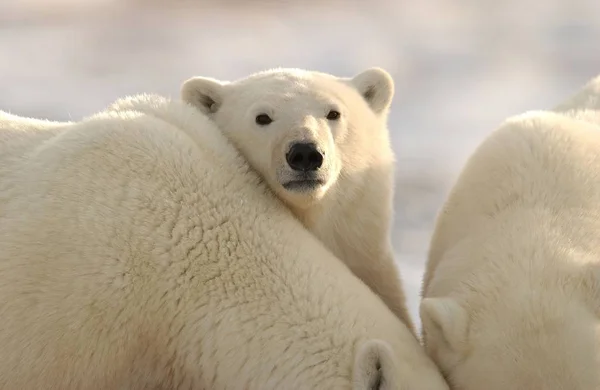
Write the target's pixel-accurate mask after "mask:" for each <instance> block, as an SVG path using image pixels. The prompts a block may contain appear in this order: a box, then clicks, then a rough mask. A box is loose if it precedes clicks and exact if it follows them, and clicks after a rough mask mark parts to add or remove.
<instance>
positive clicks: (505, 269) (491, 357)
mask: <svg viewBox="0 0 600 390" xmlns="http://www.w3.org/2000/svg"><path fill="white" fill-rule="evenodd" d="M599 99H600V77H598V78H596V79H594V80H592V81H591V82H590V83H589V84H588V85H587V86H586V87H585V88H583V90H582V91H581V93H579V94H576V95H575V96H573V97H572V98H571V99H568V100H567V101H566V102H565V103H563V104H561V105H559V106H557V108H556V109H555V110H551V111H545V112H544V111H537V112H528V113H525V114H522V115H519V116H515V117H512V118H510V119H508V120H507V121H506V122H505V123H504V124H503V125H502V126H500V128H499V129H498V130H496V131H495V132H493V133H492V134H491V135H490V136H489V137H488V138H487V139H486V140H485V141H484V142H483V143H482V144H481V145H480V146H479V147H478V149H477V150H476V151H475V152H474V154H473V155H472V156H471V157H470V159H469V160H468V162H467V163H466V166H465V167H464V169H463V171H462V173H461V174H460V176H459V178H458V180H457V182H456V184H455V186H454V188H453V189H452V190H451V193H450V195H449V197H448V199H447V201H446V203H445V205H444V207H443V209H442V210H441V212H440V214H439V216H438V220H437V223H436V227H435V231H434V235H433V237H432V240H431V246H430V252H429V258H428V263H427V267H426V273H425V277H424V281H423V290H422V296H423V299H422V301H421V306H420V315H421V320H422V324H423V341H424V344H425V348H426V350H427V352H428V353H429V354H430V356H431V357H432V358H433V359H434V360H435V361H436V363H437V364H438V366H439V367H440V369H441V371H442V372H443V374H444V375H445V377H446V379H447V380H448V383H449V385H450V387H451V388H457V389H463V390H478V389H489V390H500V389H502V390H504V389H513V390H530V389H565V390H566V389H569V390H586V389H598V388H600V235H599V234H598V232H599V231H600V116H598V109H600V105H599V104H598V102H599Z"/></svg>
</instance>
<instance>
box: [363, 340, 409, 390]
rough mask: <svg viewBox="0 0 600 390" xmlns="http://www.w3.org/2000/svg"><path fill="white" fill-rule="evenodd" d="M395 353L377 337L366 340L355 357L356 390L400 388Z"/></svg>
mask: <svg viewBox="0 0 600 390" xmlns="http://www.w3.org/2000/svg"><path fill="white" fill-rule="evenodd" d="M396 375H397V374H396V370H395V365H394V354H393V352H392V349H391V348H390V346H389V345H388V344H387V343H386V342H384V341H382V340H377V339H372V340H367V341H365V342H364V343H363V344H362V345H361V346H360V347H359V348H358V350H357V352H356V357H355V359H354V369H353V373H352V376H353V386H352V389H354V390H380V389H398V388H400V383H399V382H398V380H397V379H396Z"/></svg>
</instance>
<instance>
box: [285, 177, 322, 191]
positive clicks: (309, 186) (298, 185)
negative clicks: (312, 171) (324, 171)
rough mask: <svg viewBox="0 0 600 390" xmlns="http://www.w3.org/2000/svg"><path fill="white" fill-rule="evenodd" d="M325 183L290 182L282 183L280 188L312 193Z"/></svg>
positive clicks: (304, 180) (312, 181)
mask: <svg viewBox="0 0 600 390" xmlns="http://www.w3.org/2000/svg"><path fill="white" fill-rule="evenodd" d="M323 184H325V182H324V181H323V180H319V179H301V180H290V181H288V182H286V183H283V184H282V186H283V188H285V189H286V190H288V191H298V192H305V191H312V190H314V189H316V188H318V187H321V186H322V185H323Z"/></svg>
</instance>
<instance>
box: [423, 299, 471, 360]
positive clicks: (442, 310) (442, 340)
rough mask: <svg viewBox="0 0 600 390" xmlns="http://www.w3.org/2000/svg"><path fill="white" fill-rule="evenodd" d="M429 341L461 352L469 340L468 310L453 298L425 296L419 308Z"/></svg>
mask: <svg viewBox="0 0 600 390" xmlns="http://www.w3.org/2000/svg"><path fill="white" fill-rule="evenodd" d="M419 311H420V315H421V322H422V323H423V331H424V332H425V333H427V336H428V337H427V339H428V340H427V343H431V344H432V345H433V344H437V345H438V346H444V347H445V348H447V349H450V350H451V351H453V352H457V353H461V352H462V351H463V348H464V346H465V343H466V341H467V332H468V327H469V317H468V314H467V311H466V310H465V309H464V308H463V307H462V306H461V305H460V304H459V303H458V302H456V301H455V300H454V299H452V298H423V300H422V301H421V306H420V308H419Z"/></svg>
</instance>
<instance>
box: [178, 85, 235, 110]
mask: <svg viewBox="0 0 600 390" xmlns="http://www.w3.org/2000/svg"><path fill="white" fill-rule="evenodd" d="M226 84H227V83H226V82H223V81H220V80H217V79H213V78H210V77H192V78H191V79H188V80H186V81H185V82H184V83H183V84H182V86H181V92H180V95H181V100H183V101H184V102H186V103H189V104H191V105H192V106H194V107H196V108H198V109H199V110H200V111H202V112H203V113H205V114H207V115H208V114H212V113H215V112H217V110H218V109H219V107H220V106H221V104H222V103H223V87H224V86H225V85H226Z"/></svg>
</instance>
